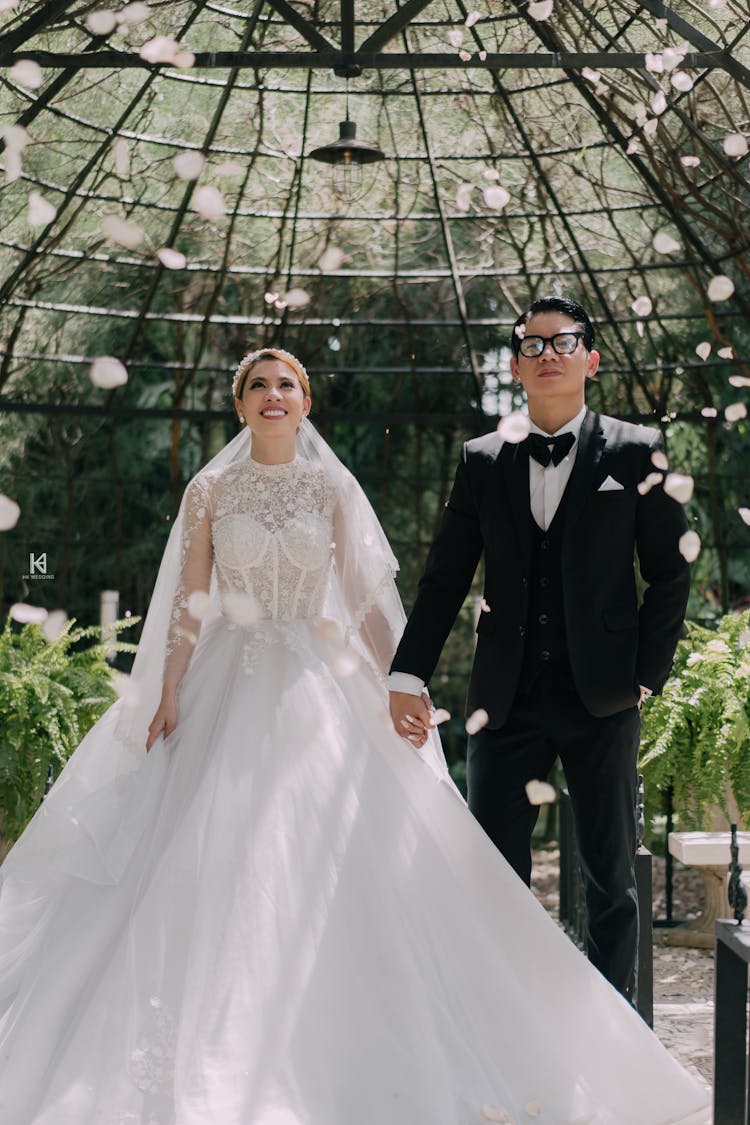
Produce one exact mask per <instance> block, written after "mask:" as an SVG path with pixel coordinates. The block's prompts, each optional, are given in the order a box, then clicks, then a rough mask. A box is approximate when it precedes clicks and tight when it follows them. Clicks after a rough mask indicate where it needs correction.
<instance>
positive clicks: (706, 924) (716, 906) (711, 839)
mask: <svg viewBox="0 0 750 1125" xmlns="http://www.w3.org/2000/svg"><path fill="white" fill-rule="evenodd" d="M729 840H730V837H729V832H670V833H669V837H668V840H667V846H668V847H669V851H670V854H671V855H673V856H674V858H675V859H678V860H679V861H680V863H684V864H685V866H686V867H697V868H698V870H699V871H700V873H701V875H702V877H703V884H704V888H705V896H706V897H705V905H704V907H703V911H702V913H701V914H700V916H699V917H698V918H696V919H695V920H694V921H692V922H686V923H685V924H684V925H682V926H675V928H674V929H673V930H670V931H669V932H668V934H667V938H666V941H667V944H668V945H682V946H690V947H692V948H694V949H713V948H714V940H715V931H716V922H717V920H718V919H719V918H731V917H732V910H731V908H730V906H729V899H728V898H727V886H728V883H729V863H730V860H731V854H730V850H729ZM737 842H738V844H739V853H740V864H741V865H742V867H743V868H744V869H745V870H744V871H743V873H742V877H743V881H744V882H745V884H746V885H748V884H750V873H749V872H748V868H750V832H738V833H737Z"/></svg>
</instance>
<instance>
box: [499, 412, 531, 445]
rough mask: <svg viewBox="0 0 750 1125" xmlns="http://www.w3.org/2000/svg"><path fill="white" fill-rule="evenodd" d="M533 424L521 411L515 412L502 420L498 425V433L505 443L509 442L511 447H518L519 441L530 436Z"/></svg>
mask: <svg viewBox="0 0 750 1125" xmlns="http://www.w3.org/2000/svg"><path fill="white" fill-rule="evenodd" d="M530 428H531V422H530V421H529V417H528V415H527V414H522V413H521V411H520V410H514V411H513V413H512V414H506V415H505V417H504V418H501V419H500V421H499V422H498V424H497V432H498V434H499V435H500V437H501V438H502V439H503V441H507V442H509V444H510V445H517V444H518V442H519V441H523V440H524V438H526V437H528V436H529V430H530Z"/></svg>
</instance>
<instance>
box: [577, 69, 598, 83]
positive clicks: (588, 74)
mask: <svg viewBox="0 0 750 1125" xmlns="http://www.w3.org/2000/svg"><path fill="white" fill-rule="evenodd" d="M581 78H583V79H585V81H586V82H590V83H591V85H592V86H596V84H597V82H599V81H600V79H601V74H600V72H599V71H598V70H592V69H591V67H590V66H585V67H584V68H583V70H582V71H581Z"/></svg>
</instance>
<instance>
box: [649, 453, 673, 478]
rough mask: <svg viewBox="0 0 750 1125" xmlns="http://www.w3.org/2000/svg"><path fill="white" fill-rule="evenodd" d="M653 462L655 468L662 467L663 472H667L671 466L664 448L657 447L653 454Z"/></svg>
mask: <svg viewBox="0 0 750 1125" xmlns="http://www.w3.org/2000/svg"><path fill="white" fill-rule="evenodd" d="M651 464H652V465H653V466H654V468H655V469H661V470H662V472H665V473H666V471H667V469H668V468H669V461H667V455H666V453H665V452H664V451H663V450H662V449H655V450H654V452H653V453H652V454H651Z"/></svg>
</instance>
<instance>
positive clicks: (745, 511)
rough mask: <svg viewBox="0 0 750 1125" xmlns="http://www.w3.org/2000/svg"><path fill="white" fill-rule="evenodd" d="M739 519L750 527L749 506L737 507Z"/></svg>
mask: <svg viewBox="0 0 750 1125" xmlns="http://www.w3.org/2000/svg"><path fill="white" fill-rule="evenodd" d="M737 511H738V512H739V516H740V519H741V520H742V522H743V523H746V524H747V526H748V527H750V508H738V509H737Z"/></svg>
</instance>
